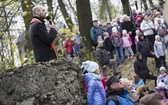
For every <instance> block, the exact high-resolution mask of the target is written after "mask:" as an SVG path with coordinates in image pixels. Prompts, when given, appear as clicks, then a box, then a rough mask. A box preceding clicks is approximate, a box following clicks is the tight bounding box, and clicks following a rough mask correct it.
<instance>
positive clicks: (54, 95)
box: [0, 59, 86, 105]
mask: <svg viewBox="0 0 168 105" xmlns="http://www.w3.org/2000/svg"><path fill="white" fill-rule="evenodd" d="M0 77H1V78H0V94H1V95H0V105H85V104H86V101H85V99H84V97H83V93H84V89H83V76H82V72H81V71H80V68H79V67H78V66H77V65H76V64H74V63H72V62H71V61H69V60H66V59H58V60H56V61H54V60H53V61H50V62H47V63H37V64H33V65H26V66H23V67H20V68H18V69H13V70H10V71H9V72H8V71H7V72H3V73H1V74H0Z"/></svg>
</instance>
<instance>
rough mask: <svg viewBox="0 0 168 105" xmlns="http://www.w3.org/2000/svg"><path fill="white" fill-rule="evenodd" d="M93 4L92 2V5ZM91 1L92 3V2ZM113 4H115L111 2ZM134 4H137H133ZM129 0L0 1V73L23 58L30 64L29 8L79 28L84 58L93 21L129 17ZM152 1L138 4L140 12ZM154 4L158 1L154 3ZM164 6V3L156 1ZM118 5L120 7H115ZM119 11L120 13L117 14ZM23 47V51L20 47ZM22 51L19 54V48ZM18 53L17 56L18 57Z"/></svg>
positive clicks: (147, 0) (89, 52)
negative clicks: (43, 10)
mask: <svg viewBox="0 0 168 105" xmlns="http://www.w3.org/2000/svg"><path fill="white" fill-rule="evenodd" d="M91 1H92V2H91ZM93 1H94V2H93ZM114 1H115V2H114ZM134 1H136V0H134ZM134 1H133V2H129V0H113V1H112V0H1V1H0V69H1V70H2V71H4V70H7V69H9V68H14V67H16V66H17V65H23V64H24V63H23V62H22V61H24V58H25V57H27V58H28V59H30V60H32V62H33V59H34V58H33V53H32V47H31V44H30V39H29V35H28V29H29V23H30V21H31V19H32V16H33V15H32V8H33V7H34V6H35V5H37V4H39V5H43V6H45V7H46V8H47V9H48V14H49V15H50V16H51V18H52V21H54V22H56V23H57V22H60V21H62V23H63V24H65V27H66V28H68V29H70V31H73V27H74V26H75V27H78V29H79V32H80V35H81V37H82V42H83V45H84V46H87V48H86V49H85V50H87V51H86V52H87V54H88V55H90V54H92V51H93V48H92V41H91V39H90V34H89V33H90V28H91V26H92V20H93V19H94V18H96V19H98V20H99V21H101V22H111V21H112V19H114V18H115V17H116V16H117V15H121V14H127V15H130V7H131V6H132V5H133V6H134V5H135V4H134ZM153 1H154V0H137V2H138V6H139V8H140V9H139V10H142V11H145V10H147V9H150V8H151V7H152V6H153V5H154V2H153ZM155 1H157V0H155ZM158 2H163V0H158ZM117 3H121V4H122V7H121V5H120V4H118V5H116V4H117ZM119 7H121V8H122V9H121V10H120V9H119ZM23 46H24V47H23ZM21 47H23V48H22V49H20V50H18V49H19V48H21ZM18 53H19V54H18Z"/></svg>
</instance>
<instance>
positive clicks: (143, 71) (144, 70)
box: [134, 53, 157, 86]
mask: <svg viewBox="0 0 168 105" xmlns="http://www.w3.org/2000/svg"><path fill="white" fill-rule="evenodd" d="M134 70H135V73H136V74H137V75H138V76H139V77H140V78H142V79H143V80H144V83H145V82H146V79H152V80H155V86H156V79H157V76H155V75H152V74H151V73H150V71H149V69H148V66H147V65H146V63H144V61H143V60H142V54H141V53H138V54H137V60H136V61H135V62H134Z"/></svg>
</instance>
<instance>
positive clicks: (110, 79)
mask: <svg viewBox="0 0 168 105" xmlns="http://www.w3.org/2000/svg"><path fill="white" fill-rule="evenodd" d="M118 81H120V79H119V78H117V77H116V76H111V77H110V78H109V79H108V80H107V81H106V85H107V87H108V88H110V85H111V84H112V83H114V82H118Z"/></svg>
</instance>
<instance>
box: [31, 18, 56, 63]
mask: <svg viewBox="0 0 168 105" xmlns="http://www.w3.org/2000/svg"><path fill="white" fill-rule="evenodd" d="M33 19H36V20H38V21H32V22H31V23H30V27H29V35H30V41H31V45H32V47H33V52H34V57H35V61H36V62H46V61H49V60H52V59H55V58H56V54H55V51H54V49H53V47H52V46H51V44H52V42H53V41H54V39H55V38H56V35H57V31H56V30H55V29H54V28H51V29H50V31H49V32H47V29H46V26H45V24H44V20H43V19H41V18H39V17H33Z"/></svg>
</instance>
